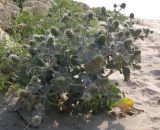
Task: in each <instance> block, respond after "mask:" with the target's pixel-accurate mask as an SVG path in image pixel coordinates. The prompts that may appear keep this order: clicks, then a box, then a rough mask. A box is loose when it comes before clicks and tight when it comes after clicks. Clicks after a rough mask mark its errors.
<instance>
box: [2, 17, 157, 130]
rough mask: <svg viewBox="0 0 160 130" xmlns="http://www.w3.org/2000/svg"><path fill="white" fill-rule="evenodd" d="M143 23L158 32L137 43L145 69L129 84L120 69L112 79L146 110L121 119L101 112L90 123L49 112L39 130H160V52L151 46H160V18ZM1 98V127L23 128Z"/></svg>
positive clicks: (13, 129)
mask: <svg viewBox="0 0 160 130" xmlns="http://www.w3.org/2000/svg"><path fill="white" fill-rule="evenodd" d="M138 26H140V25H138ZM141 26H148V27H150V28H151V29H152V30H154V31H155V33H154V34H153V36H152V37H150V38H148V39H146V40H145V41H141V40H138V41H137V42H136V45H137V46H139V47H140V48H141V49H142V63H141V65H142V66H143V68H142V70H141V71H132V80H131V81H130V82H128V83H124V82H123V76H122V75H120V74H119V73H118V72H116V73H115V74H113V75H111V76H110V78H111V79H114V77H115V76H116V77H117V78H116V80H117V81H118V82H119V84H120V89H121V90H122V91H124V93H125V95H126V96H127V97H129V98H132V99H133V100H134V102H135V107H137V108H140V109H143V110H144V112H143V113H141V114H138V115H135V116H126V117H125V118H117V119H112V118H111V117H108V116H107V115H106V114H104V113H101V114H99V115H96V116H94V117H93V119H92V120H91V121H90V122H88V123H84V122H81V121H79V120H78V119H76V118H75V117H69V116H67V115H65V114H60V113H56V112H52V113H49V114H48V118H49V120H48V119H45V121H44V123H43V124H42V125H41V127H40V129H39V130H160V53H158V51H154V50H153V49H152V48H150V47H149V46H151V45H160V21H153V20H144V25H141ZM137 83H138V84H139V85H138V84H137ZM0 96H1V95H0ZM0 99H1V100H0V130H23V128H24V125H23V123H22V122H21V121H20V120H19V118H18V117H17V116H16V114H15V113H13V112H10V111H8V110H7V108H6V107H7V106H6V104H5V102H2V99H3V98H2V96H1V97H0ZM29 130H32V129H29Z"/></svg>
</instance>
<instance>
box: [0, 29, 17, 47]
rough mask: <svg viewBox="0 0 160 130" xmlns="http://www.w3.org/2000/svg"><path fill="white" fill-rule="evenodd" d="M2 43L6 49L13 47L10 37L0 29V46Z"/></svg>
mask: <svg viewBox="0 0 160 130" xmlns="http://www.w3.org/2000/svg"><path fill="white" fill-rule="evenodd" d="M3 43H4V44H5V46H6V48H11V47H13V46H14V41H13V39H11V37H10V36H9V35H8V34H7V33H6V32H4V31H3V30H2V29H1V28H0V44H3Z"/></svg>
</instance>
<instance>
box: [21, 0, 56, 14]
mask: <svg viewBox="0 0 160 130" xmlns="http://www.w3.org/2000/svg"><path fill="white" fill-rule="evenodd" d="M53 2H54V0H26V1H24V2H23V4H22V7H23V11H30V12H32V13H33V14H45V13H46V12H48V10H49V9H50V8H51V7H52V5H53Z"/></svg>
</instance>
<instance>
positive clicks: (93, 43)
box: [8, 3, 150, 126]
mask: <svg viewBox="0 0 160 130" xmlns="http://www.w3.org/2000/svg"><path fill="white" fill-rule="evenodd" d="M125 6H126V5H125V3H123V4H121V5H120V10H121V9H124V8H125ZM114 7H115V8H117V6H114ZM120 10H119V11H120ZM101 11H102V14H103V17H105V18H104V21H103V22H104V24H103V25H99V24H97V26H93V25H92V24H91V20H94V21H96V18H95V15H94V12H92V11H90V10H89V11H87V12H86V13H85V14H84V15H83V16H82V15H77V16H76V17H79V18H78V19H81V22H80V26H79V25H74V26H71V25H73V24H69V23H68V22H71V20H72V17H74V15H73V14H72V13H71V14H68V13H67V14H65V16H63V15H62V19H61V21H60V22H62V23H63V22H64V23H65V24H64V26H61V27H60V28H59V27H56V26H53V27H51V28H50V29H49V30H46V33H45V34H44V35H37V34H35V35H33V37H32V38H31V40H30V41H29V42H28V44H26V45H23V46H22V48H23V50H25V51H27V52H28V53H27V54H26V55H25V56H24V55H21V54H19V55H15V54H10V55H9V56H8V62H9V63H10V64H11V65H12V66H13V68H14V69H15V80H17V82H19V83H20V84H21V85H22V86H24V88H23V89H20V90H19V96H20V101H21V102H23V103H24V104H26V106H27V108H28V110H30V111H33V114H32V124H33V126H39V125H40V123H41V121H42V120H43V117H44V115H45V110H46V109H47V107H46V106H48V104H49V105H53V106H55V107H56V108H58V109H59V110H60V111H65V112H68V113H70V114H71V113H76V114H78V115H80V116H84V117H88V116H89V115H92V114H94V113H97V112H99V111H102V110H110V109H111V107H112V104H113V103H115V102H116V101H118V100H119V99H120V98H122V96H121V92H120V90H119V89H118V88H117V87H116V86H115V84H114V83H112V81H110V80H109V75H111V74H112V73H114V72H115V71H119V72H120V73H121V74H123V75H124V80H125V81H128V80H129V79H130V68H134V69H140V65H139V63H140V59H141V51H140V49H138V48H137V47H136V46H135V45H134V41H135V40H137V39H139V38H141V37H143V36H148V34H149V33H150V30H149V32H148V31H147V30H146V29H143V30H142V29H135V28H134V27H133V22H132V20H133V18H134V15H133V14H131V15H130V18H129V22H124V23H122V24H121V23H120V22H119V21H118V20H117V16H116V15H115V16H113V17H109V16H107V15H106V14H105V13H106V12H105V9H104V7H103V8H102V9H101ZM77 13H78V12H77ZM117 13H119V12H117ZM58 22H59V21H58ZM97 22H98V21H97ZM68 25H70V26H68ZM67 27H69V28H67ZM84 30H85V31H84ZM97 30H98V31H97Z"/></svg>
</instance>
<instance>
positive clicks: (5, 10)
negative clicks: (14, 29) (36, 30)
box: [0, 0, 20, 30]
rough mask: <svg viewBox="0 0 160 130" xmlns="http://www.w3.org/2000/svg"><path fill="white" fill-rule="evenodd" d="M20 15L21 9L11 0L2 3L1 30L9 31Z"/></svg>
mask: <svg viewBox="0 0 160 130" xmlns="http://www.w3.org/2000/svg"><path fill="white" fill-rule="evenodd" d="M19 13H20V9H19V7H18V6H17V5H16V4H15V3H14V2H12V1H11V0H1V1H0V28H2V29H3V30H7V29H8V28H10V27H11V26H12V24H13V23H14V21H15V19H16V16H17V15H18V14H19Z"/></svg>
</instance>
